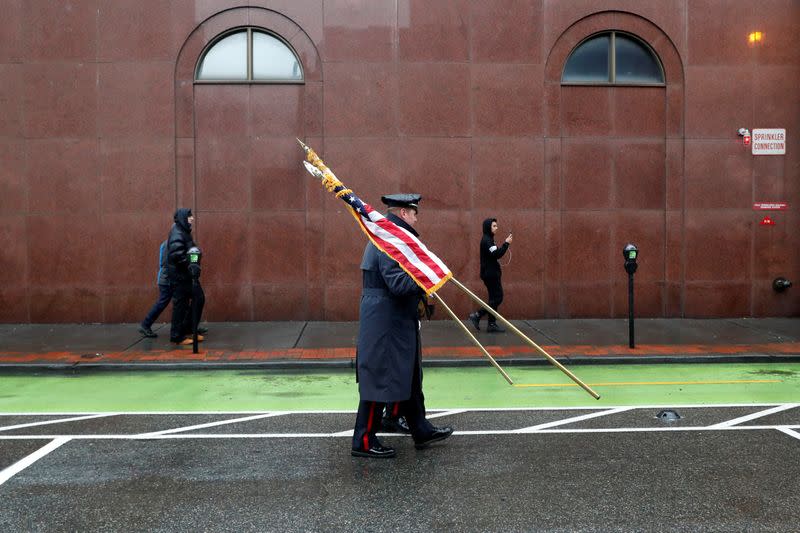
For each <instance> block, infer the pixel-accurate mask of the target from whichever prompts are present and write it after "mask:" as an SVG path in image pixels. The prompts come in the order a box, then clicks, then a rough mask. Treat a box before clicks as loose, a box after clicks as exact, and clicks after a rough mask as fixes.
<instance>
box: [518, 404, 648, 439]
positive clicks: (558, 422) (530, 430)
mask: <svg viewBox="0 0 800 533" xmlns="http://www.w3.org/2000/svg"><path fill="white" fill-rule="evenodd" d="M631 409H633V407H616V408H614V409H608V410H605V411H600V412H599V413H588V414H585V415H580V416H573V417H571V418H564V419H562V420H554V421H553V422H545V423H544V424H538V425H536V426H530V427H526V428H520V429H515V430H513V431H514V432H516V433H533V432H534V431H541V430H543V429H547V428H551V427H555V426H563V425H564V424H571V423H573V422H580V421H582V420H589V419H590V418H598V417H601V416H607V415H613V414H615V413H622V412H624V411H630V410H631Z"/></svg>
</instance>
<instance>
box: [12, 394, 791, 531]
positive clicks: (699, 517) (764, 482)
mask: <svg viewBox="0 0 800 533" xmlns="http://www.w3.org/2000/svg"><path fill="white" fill-rule="evenodd" d="M767 408H768V407H760V406H737V407H724V408H708V407H701V408H689V407H687V408H678V409H677V411H679V412H680V413H681V414H682V415H683V416H684V418H682V419H681V420H680V421H678V422H674V423H671V424H669V423H666V422H663V421H661V420H658V419H656V418H655V416H654V415H655V413H656V412H658V409H656V408H638V409H631V410H625V411H622V412H618V413H611V414H607V415H605V416H601V417H596V418H590V419H586V420H579V421H575V422H573V423H568V424H560V425H557V426H553V427H552V430H557V431H560V432H547V433H542V432H538V433H526V434H513V433H500V434H498V433H492V432H493V431H494V432H496V431H505V430H514V429H519V428H524V427H531V426H536V425H540V424H550V423H554V422H556V421H559V420H562V419H566V418H571V417H577V416H581V415H586V414H591V413H599V412H603V411H605V409H597V410H590V409H574V410H532V411H524V410H509V411H469V412H461V413H455V414H451V415H447V416H444V417H440V418H437V419H435V420H436V423H437V424H440V425H444V424H452V425H453V426H455V427H456V428H457V429H459V430H462V431H476V432H481V433H478V434H460V435H454V436H453V437H451V438H450V439H449V440H447V441H445V442H444V443H442V444H441V445H435V446H433V447H431V448H430V449H427V450H422V451H417V450H414V448H413V446H412V443H411V440H410V439H409V438H407V437H402V436H387V437H385V438H384V441H385V442H386V443H389V444H391V445H394V446H395V447H397V449H398V457H397V458H396V459H393V460H365V459H358V458H352V457H350V456H349V453H348V452H349V442H350V438H349V437H346V436H338V437H334V436H322V435H320V436H316V437H296V438H289V437H266V436H263V435H265V434H269V435H275V434H281V433H283V434H291V433H294V434H299V433H315V434H322V433H335V432H339V431H345V430H347V429H350V428H351V427H352V422H353V414H352V413H321V414H319V413H318V414H289V415H281V416H276V417H269V418H260V419H257V420H250V421H244V422H237V423H235V424H224V425H219V426H212V427H208V428H199V429H196V430H193V431H186V432H177V433H172V434H171V436H170V438H167V439H131V438H125V437H123V438H113V439H112V438H89V439H85V438H81V439H74V440H70V441H69V442H67V443H66V444H64V445H62V446H61V447H59V448H58V449H56V450H54V451H53V452H51V453H50V454H48V455H46V456H44V457H43V458H41V459H40V460H38V461H37V462H35V463H33V464H32V465H31V466H28V467H27V468H25V469H23V470H22V471H20V472H19V473H17V474H15V475H14V476H13V477H11V478H10V479H8V480H7V481H6V482H5V483H4V484H0V531H86V530H93V531H798V528H799V527H800V526H798V524H800V461H798V455H800V438H795V437H794V436H792V434H786V433H783V432H781V431H778V430H777V429H773V428H768V429H749V430H748V429H737V430H724V431H721V430H707V429H702V430H692V429H685V430H681V431H650V430H648V428H649V429H656V430H658V429H663V428H676V427H677V428H705V427H708V426H710V425H714V424H719V423H721V422H725V421H726V420H731V419H734V418H738V417H742V416H747V415H751V414H754V413H758V412H760V411H763V410H765V409H767ZM246 416H250V415H247V414H237V415H233V414H225V415H219V414H217V415H214V414H199V415H118V416H111V417H102V418H96V419H90V420H82V421H75V422H61V423H57V424H51V425H38V426H32V427H28V428H18V429H14V430H5V431H3V430H0V438H2V440H0V469H3V468H6V467H8V466H9V465H12V464H14V463H15V462H16V461H19V460H20V459H22V458H23V457H25V456H26V455H28V454H30V453H32V452H34V451H36V450H37V449H39V448H41V447H42V446H44V445H46V444H47V443H48V442H49V440H47V439H32V438H28V439H26V438H22V439H20V440H16V439H15V440H10V439H9V438H8V436H9V435H18V436H34V435H38V436H47V435H51V436H55V435H66V434H69V435H84V436H86V435H106V436H109V437H110V436H116V437H119V436H124V435H133V434H140V433H142V432H151V431H163V430H167V429H169V428H179V427H185V426H191V425H195V424H207V423H209V422H213V421H215V420H216V421H221V420H228V419H233V418H240V417H246ZM45 418H48V417H42V416H36V417H27V418H26V417H24V416H0V426H1V427H8V426H10V425H17V424H22V423H25V422H26V421H35V422H39V421H42V420H43V419H45ZM49 418H50V419H56V418H64V416H60V417H56V416H51V417H49ZM767 425H780V426H791V427H793V428H794V429H793V430H792V431H794V432H798V431H800V429H797V427H798V425H800V407H793V408H789V409H786V410H783V411H780V412H777V413H775V414H772V415H768V416H764V417H761V418H756V419H754V420H750V421H745V422H742V423H741V426H744V427H748V426H749V427H754V426H759V427H760V426H767ZM614 428H628V429H635V428H638V429H640V431H626V432H615V431H613V430H614ZM580 430H583V431H580ZM586 430H590V431H591V432H586ZM487 432H488V433H487ZM245 434H246V435H253V434H261V435H262V436H260V437H244V436H242V435H245ZM178 437H180V438H178Z"/></svg>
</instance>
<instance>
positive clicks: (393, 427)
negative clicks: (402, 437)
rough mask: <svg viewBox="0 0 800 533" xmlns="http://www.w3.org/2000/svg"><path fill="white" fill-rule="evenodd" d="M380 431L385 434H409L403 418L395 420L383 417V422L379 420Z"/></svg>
mask: <svg viewBox="0 0 800 533" xmlns="http://www.w3.org/2000/svg"><path fill="white" fill-rule="evenodd" d="M381 429H382V430H383V431H385V432H386V433H411V429H410V428H409V427H408V422H406V417H404V416H398V417H397V418H389V417H388V416H384V417H383V420H381Z"/></svg>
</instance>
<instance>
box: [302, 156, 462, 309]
mask: <svg viewBox="0 0 800 533" xmlns="http://www.w3.org/2000/svg"><path fill="white" fill-rule="evenodd" d="M304 163H305V166H306V168H307V169H308V171H309V172H310V173H311V174H313V175H314V176H317V177H321V176H322V172H321V171H320V170H319V169H317V168H316V167H314V166H313V165H311V164H309V163H308V162H304ZM326 170H327V169H326ZM336 181H337V183H336V185H335V187H333V189H332V192H333V193H334V194H336V197H337V198H341V199H342V200H344V202H345V203H346V204H347V205H348V206H349V207H350V210H349V211H350V214H352V215H353V218H355V219H356V221H358V224H359V226H360V227H361V230H362V231H363V232H364V233H365V234H366V236H367V237H368V238H369V240H370V241H372V244H374V245H375V246H376V247H377V248H378V249H379V250H381V251H382V252H383V253H385V254H387V255H388V256H389V257H391V258H392V259H394V260H395V261H397V264H399V265H400V267H401V268H402V269H403V270H405V271H406V273H407V274H408V275H409V276H411V278H412V279H413V280H414V281H415V282H416V283H417V285H419V286H420V287H421V288H422V290H424V291H425V294H427V295H430V294H432V293H434V292H436V291H437V290H439V288H440V287H441V286H442V285H444V284H445V283H447V280H449V279H450V278H451V277H453V273H452V272H450V269H449V268H447V265H445V264H444V262H442V260H441V259H439V258H438V257H436V255H434V254H433V252H431V251H430V250H428V248H427V247H426V246H425V245H424V244H422V243H421V242H420V240H419V239H418V238H417V237H416V236H414V234H413V233H411V232H409V231H408V230H406V229H404V228H401V227H400V226H398V225H397V224H395V223H394V222H392V221H391V220H389V219H387V218H386V217H385V216H383V215H382V214H380V213H379V212H378V211H376V210H374V209H373V208H372V206H371V205H369V204H368V203H365V202H363V201H362V200H361V198H359V197H358V196H356V194H355V193H354V192H353V191H351V190H350V189H348V188H347V187H345V186H344V185H343V184H342V183H341V182H339V181H338V180H336Z"/></svg>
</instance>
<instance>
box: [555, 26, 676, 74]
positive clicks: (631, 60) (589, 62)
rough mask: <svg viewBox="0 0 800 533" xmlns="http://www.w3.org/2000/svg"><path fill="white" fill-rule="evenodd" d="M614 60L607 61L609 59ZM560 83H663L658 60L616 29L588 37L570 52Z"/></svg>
mask: <svg viewBox="0 0 800 533" xmlns="http://www.w3.org/2000/svg"><path fill="white" fill-rule="evenodd" d="M610 57H613V58H614V61H612V62H611V63H610V64H609V58H610ZM561 82H562V83H590V84H598V85H604V84H609V83H611V84H613V83H629V84H655V83H658V84H663V83H664V73H663V72H662V70H661V63H659V61H658V58H657V57H656V56H655V54H653V52H652V50H650V48H648V47H647V45H645V44H644V43H642V42H641V41H639V40H638V39H636V38H634V37H631V36H628V35H625V34H622V33H617V32H608V33H604V34H601V35H597V36H595V37H591V38H589V39H587V40H585V41H584V42H582V43H581V44H579V45H578V46H577V47H576V48H575V50H573V51H572V53H571V54H570V56H569V58H567V62H566V64H565V65H564V73H563V75H562V76H561Z"/></svg>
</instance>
